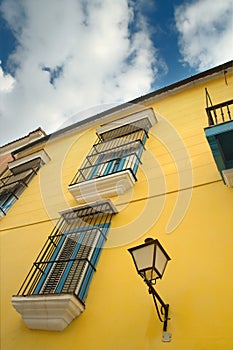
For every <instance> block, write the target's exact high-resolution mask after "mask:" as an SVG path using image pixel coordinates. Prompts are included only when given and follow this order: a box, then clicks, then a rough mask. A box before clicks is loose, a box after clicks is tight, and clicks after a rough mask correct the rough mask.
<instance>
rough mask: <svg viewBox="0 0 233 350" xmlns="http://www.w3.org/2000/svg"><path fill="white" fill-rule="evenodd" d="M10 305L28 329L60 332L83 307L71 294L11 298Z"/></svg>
mask: <svg viewBox="0 0 233 350" xmlns="http://www.w3.org/2000/svg"><path fill="white" fill-rule="evenodd" d="M12 305H13V306H14V308H15V309H16V311H17V312H19V313H20V314H21V317H22V319H23V320H24V323H25V324H26V326H27V327H28V328H30V329H40V330H47V331H62V330H63V329H65V328H66V327H67V326H68V325H69V324H70V323H71V322H72V321H73V319H75V318H76V317H78V316H79V315H80V314H81V312H83V311H84V308H85V305H84V304H83V303H82V302H81V301H79V300H78V299H77V298H76V297H75V296H74V295H73V294H54V295H30V296H13V297H12Z"/></svg>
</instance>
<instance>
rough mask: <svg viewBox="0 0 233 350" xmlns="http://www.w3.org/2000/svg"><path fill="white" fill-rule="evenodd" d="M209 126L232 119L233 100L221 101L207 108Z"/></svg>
mask: <svg viewBox="0 0 233 350" xmlns="http://www.w3.org/2000/svg"><path fill="white" fill-rule="evenodd" d="M206 113H207V116H208V122H209V126H212V125H217V124H220V123H224V122H227V121H229V120H232V117H233V100H229V101H226V102H223V103H219V104H217V105H214V106H210V107H207V108H206Z"/></svg>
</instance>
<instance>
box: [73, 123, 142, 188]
mask: <svg viewBox="0 0 233 350" xmlns="http://www.w3.org/2000/svg"><path fill="white" fill-rule="evenodd" d="M146 138H147V132H146V131H145V130H144V129H139V130H138V129H137V130H135V131H133V132H130V133H129V134H127V135H124V136H122V135H120V137H117V138H114V139H110V140H106V141H102V140H100V139H98V140H97V142H96V143H95V144H94V145H93V147H92V149H91V151H90V153H89V154H88V155H87V157H86V159H85V161H84V162H83V164H82V166H81V168H80V169H79V170H78V172H77V174H76V175H75V176H74V178H73V180H72V181H71V184H70V186H72V185H75V184H78V183H81V182H84V181H88V180H92V179H96V178H100V177H104V176H107V175H110V174H114V173H118V172H122V171H124V170H129V171H130V172H131V174H132V175H133V177H134V178H135V180H136V172H137V169H138V166H139V164H140V158H141V155H142V151H143V149H144V144H145V142H146Z"/></svg>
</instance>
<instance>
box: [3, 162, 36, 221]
mask: <svg viewBox="0 0 233 350" xmlns="http://www.w3.org/2000/svg"><path fill="white" fill-rule="evenodd" d="M35 174H36V170H35V169H30V170H27V171H24V172H22V173H19V174H10V175H8V176H5V177H2V178H0V212H1V213H2V214H3V215H6V213H7V212H8V210H9V209H10V208H11V207H12V205H13V204H14V203H15V201H16V200H17V199H18V198H19V196H20V195H21V193H22V192H23V191H24V189H25V188H26V187H27V186H28V183H29V182H30V180H31V179H32V178H33V177H34V175H35Z"/></svg>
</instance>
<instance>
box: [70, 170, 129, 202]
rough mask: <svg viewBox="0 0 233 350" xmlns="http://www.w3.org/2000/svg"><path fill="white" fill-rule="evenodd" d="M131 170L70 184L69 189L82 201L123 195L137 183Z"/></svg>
mask: <svg viewBox="0 0 233 350" xmlns="http://www.w3.org/2000/svg"><path fill="white" fill-rule="evenodd" d="M135 182H136V180H135V178H134V177H133V175H132V173H131V171H130V170H124V171H121V172H119V173H114V174H109V175H106V176H103V177H99V178H96V179H91V180H87V181H84V182H80V183H77V184H74V185H69V187H68V190H69V191H70V193H71V194H72V196H73V197H74V198H75V199H76V200H77V201H78V202H80V203H83V202H91V201H96V200H100V199H102V198H103V197H104V198H109V197H110V196H117V195H121V194H123V193H124V192H126V191H127V190H129V189H130V188H132V187H133V186H134V184H135Z"/></svg>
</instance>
